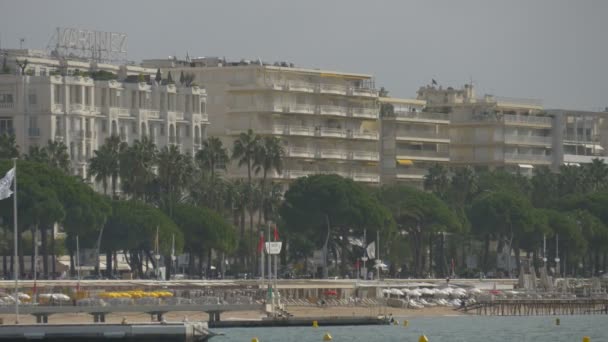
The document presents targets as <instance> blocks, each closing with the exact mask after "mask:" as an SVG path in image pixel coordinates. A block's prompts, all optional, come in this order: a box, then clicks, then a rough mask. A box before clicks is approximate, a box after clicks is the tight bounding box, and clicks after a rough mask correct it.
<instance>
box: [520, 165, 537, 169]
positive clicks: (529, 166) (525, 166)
mask: <svg viewBox="0 0 608 342" xmlns="http://www.w3.org/2000/svg"><path fill="white" fill-rule="evenodd" d="M519 167H521V168H522V169H533V168H534V166H532V165H530V164H519Z"/></svg>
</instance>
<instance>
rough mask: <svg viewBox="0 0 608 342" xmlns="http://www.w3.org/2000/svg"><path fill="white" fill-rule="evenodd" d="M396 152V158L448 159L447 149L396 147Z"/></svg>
mask: <svg viewBox="0 0 608 342" xmlns="http://www.w3.org/2000/svg"><path fill="white" fill-rule="evenodd" d="M396 154H397V159H418V160H430V161H449V159H450V153H449V152H448V151H434V150H407V149H398V150H397V153H396Z"/></svg>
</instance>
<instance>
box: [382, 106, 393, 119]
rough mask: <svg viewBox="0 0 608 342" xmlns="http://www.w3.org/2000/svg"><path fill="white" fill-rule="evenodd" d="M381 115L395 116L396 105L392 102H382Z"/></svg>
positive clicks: (384, 116)
mask: <svg viewBox="0 0 608 342" xmlns="http://www.w3.org/2000/svg"><path fill="white" fill-rule="evenodd" d="M380 117H381V118H392V117H395V106H393V105H392V104H391V103H381V104H380Z"/></svg>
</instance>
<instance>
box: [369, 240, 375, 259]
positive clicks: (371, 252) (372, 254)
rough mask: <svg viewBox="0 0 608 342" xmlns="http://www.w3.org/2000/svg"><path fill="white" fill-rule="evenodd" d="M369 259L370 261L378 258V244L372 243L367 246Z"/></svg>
mask: <svg viewBox="0 0 608 342" xmlns="http://www.w3.org/2000/svg"><path fill="white" fill-rule="evenodd" d="M367 257H368V258H370V259H374V258H375V257H376V242H372V243H370V244H369V245H368V246H367Z"/></svg>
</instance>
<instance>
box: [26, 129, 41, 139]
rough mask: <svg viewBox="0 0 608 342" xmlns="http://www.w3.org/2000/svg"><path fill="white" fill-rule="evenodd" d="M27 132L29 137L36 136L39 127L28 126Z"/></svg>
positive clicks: (38, 132) (38, 134)
mask: <svg viewBox="0 0 608 342" xmlns="http://www.w3.org/2000/svg"><path fill="white" fill-rule="evenodd" d="M27 133H28V135H29V136H30V137H31V138H37V137H39V136H40V127H30V128H28V130H27Z"/></svg>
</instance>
